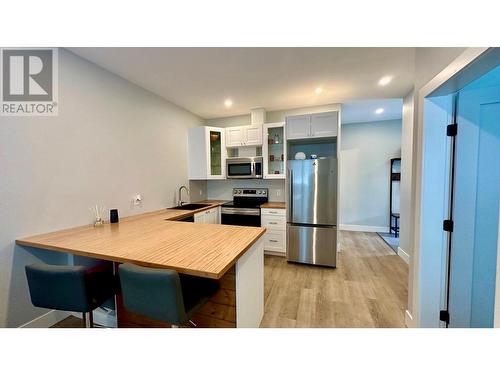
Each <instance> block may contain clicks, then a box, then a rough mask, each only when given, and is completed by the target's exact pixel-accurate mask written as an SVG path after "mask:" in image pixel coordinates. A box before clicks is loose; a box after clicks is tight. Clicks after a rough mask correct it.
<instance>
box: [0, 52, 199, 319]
mask: <svg viewBox="0 0 500 375" xmlns="http://www.w3.org/2000/svg"><path fill="white" fill-rule="evenodd" d="M59 58H60V61H59V98H60V101H59V116H58V117H45V118H42V117H1V118H0V150H1V151H0V175H1V184H0V196H1V197H2V198H1V200H0V228H1V232H0V326H1V327H6V326H8V327H16V326H19V325H21V324H23V323H25V322H28V321H30V320H32V319H34V318H36V317H37V316H40V315H42V314H43V313H44V312H45V310H42V309H38V308H34V307H33V306H32V305H31V302H30V299H29V295H28V290H27V283H26V277H25V274H24V266H25V265H26V264H31V263H33V262H39V261H44V262H53V263H65V262H66V256H64V255H59V254H56V253H51V252H48V251H40V250H35V249H26V248H21V247H19V246H15V244H14V241H15V239H16V238H19V237H24V236H29V235H34V234H37V233H44V232H49V231H55V230H58V229H63V228H68V227H74V226H77V225H83V224H88V223H90V222H91V219H92V218H91V215H90V211H89V207H90V206H91V205H93V204H95V203H99V204H102V205H105V206H106V207H107V208H108V209H109V208H118V209H119V212H120V215H121V216H126V215H130V214H135V213H139V212H141V211H151V210H154V209H160V208H162V207H167V206H171V205H174V204H175V200H176V191H177V189H178V187H179V186H180V185H183V184H187V151H186V149H187V129H188V128H189V127H192V126H198V125H201V124H202V122H203V121H202V119H200V118H199V117H197V116H195V115H193V114H191V113H189V112H187V111H185V110H183V109H181V108H179V107H177V106H175V105H173V104H171V103H169V102H167V101H165V100H163V99H161V98H159V97H157V96H155V95H153V94H152V93H150V92H148V91H145V90H143V89H141V88H139V87H137V86H135V85H133V84H131V83H130V82H128V81H125V80H123V79H121V78H119V77H118V76H115V75H113V74H111V73H109V72H107V71H105V70H103V69H101V68H99V67H98V66H96V65H93V64H91V63H89V62H87V61H86V60H83V59H81V58H79V57H77V56H75V55H73V54H72V53H70V52H68V51H66V50H60V53H59ZM135 193H141V194H142V195H143V199H144V201H143V206H142V207H141V208H139V209H132V208H131V204H130V203H131V199H132V196H133V194H135Z"/></svg>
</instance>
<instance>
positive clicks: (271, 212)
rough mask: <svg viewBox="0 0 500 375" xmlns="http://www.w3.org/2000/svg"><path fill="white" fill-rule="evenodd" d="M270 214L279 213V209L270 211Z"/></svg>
mask: <svg viewBox="0 0 500 375" xmlns="http://www.w3.org/2000/svg"><path fill="white" fill-rule="evenodd" d="M269 213H270V214H277V213H278V211H269Z"/></svg>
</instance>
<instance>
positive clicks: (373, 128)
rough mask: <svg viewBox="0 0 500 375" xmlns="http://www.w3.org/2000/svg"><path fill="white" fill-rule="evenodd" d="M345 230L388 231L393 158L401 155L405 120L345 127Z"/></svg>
mask: <svg viewBox="0 0 500 375" xmlns="http://www.w3.org/2000/svg"><path fill="white" fill-rule="evenodd" d="M341 147H342V158H341V169H342V175H341V182H340V195H341V196H342V200H341V201H340V223H341V226H340V228H341V229H343V228H344V229H354V230H355V229H359V230H372V231H388V226H389V169H390V159H391V158H397V157H400V155H401V120H391V121H380V122H370V123H361V124H348V125H343V126H342V146H341Z"/></svg>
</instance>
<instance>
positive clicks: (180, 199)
mask: <svg viewBox="0 0 500 375" xmlns="http://www.w3.org/2000/svg"><path fill="white" fill-rule="evenodd" d="M182 188H184V189H186V193H187V195H188V196H189V189H188V188H187V187H186V186H184V185H182V186H181V187H180V188H179V202H178V204H177V205H178V206H182V205H183V204H184V203H187V202H183V201H182Z"/></svg>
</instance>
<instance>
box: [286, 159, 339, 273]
mask: <svg viewBox="0 0 500 375" xmlns="http://www.w3.org/2000/svg"><path fill="white" fill-rule="evenodd" d="M286 181H287V185H288V186H287V191H286V203H287V206H286V207H287V228H286V230H287V236H286V253H287V259H288V261H291V262H299V263H307V264H317V265H322V266H331V267H335V266H336V263H337V159H335V158H321V159H315V160H290V161H287V180H286Z"/></svg>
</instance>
